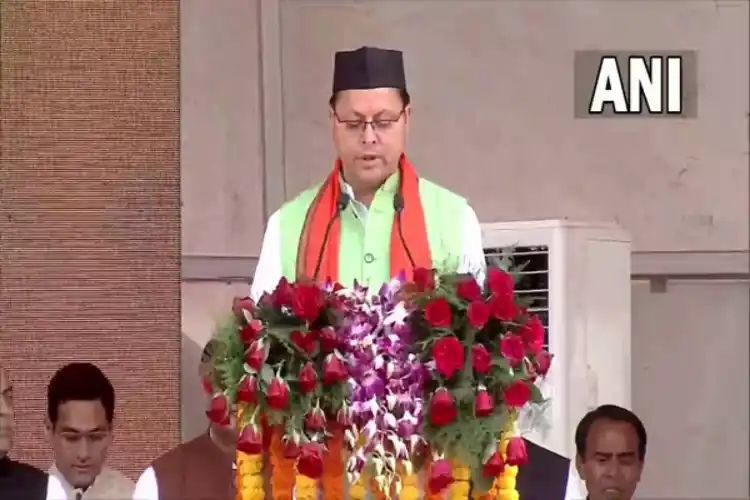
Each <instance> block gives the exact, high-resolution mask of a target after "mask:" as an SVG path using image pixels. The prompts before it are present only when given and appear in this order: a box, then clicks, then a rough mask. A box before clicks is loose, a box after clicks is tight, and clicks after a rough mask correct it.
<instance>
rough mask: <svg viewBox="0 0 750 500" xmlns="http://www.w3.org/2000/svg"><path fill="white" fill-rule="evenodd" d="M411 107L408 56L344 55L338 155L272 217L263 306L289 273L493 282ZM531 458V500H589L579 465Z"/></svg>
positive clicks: (523, 477) (468, 213)
mask: <svg viewBox="0 0 750 500" xmlns="http://www.w3.org/2000/svg"><path fill="white" fill-rule="evenodd" d="M410 102H411V100H410V96H409V93H408V91H407V89H406V77H405V72H404V62H403V55H402V53H401V52H399V51H396V50H385V49H378V48H373V47H362V48H359V49H357V50H354V51H348V52H338V53H336V56H335V62H334V70H333V93H332V95H331V99H330V103H329V104H330V112H329V115H330V122H331V130H332V135H333V144H334V146H335V148H336V153H337V155H338V157H337V158H336V161H335V162H334V166H333V169H332V171H331V173H330V174H329V175H328V177H327V178H326V179H325V180H324V181H323V182H322V183H321V184H319V185H317V186H315V187H313V188H311V189H308V190H307V191H303V192H302V193H301V194H299V195H298V196H297V197H296V198H294V199H293V200H291V201H289V202H287V203H285V204H284V205H283V206H282V207H281V209H279V210H278V211H277V212H275V213H274V214H273V215H272V216H271V218H270V219H269V221H268V226H267V228H266V234H265V236H264V238H263V246H262V249H261V253H260V259H259V261H258V266H257V268H256V272H255V278H254V279H253V285H252V297H253V299H255V300H258V299H259V298H260V297H261V296H262V295H263V293H265V292H272V291H273V290H274V289H275V288H276V285H277V284H278V282H279V280H280V279H281V277H282V276H283V277H286V278H287V279H288V280H290V281H293V280H296V279H298V278H306V279H312V280H314V281H316V282H319V283H325V282H326V281H328V280H333V281H338V282H339V283H341V284H342V285H343V286H345V287H350V286H352V284H353V283H354V282H355V281H357V282H358V283H360V284H362V285H367V286H371V287H372V286H374V287H380V285H381V284H383V283H385V282H387V281H389V280H390V279H391V278H392V277H394V276H396V275H398V274H399V273H400V272H402V271H406V274H407V277H409V278H410V277H411V272H412V271H413V269H415V268H420V267H421V268H428V269H436V270H437V272H438V273H443V274H445V273H456V272H458V273H471V274H473V275H474V276H475V278H476V279H477V280H478V281H479V282H480V283H482V284H483V282H484V277H485V271H486V263H485V257H484V251H483V248H482V234H481V228H480V226H479V220H478V219H477V215H476V213H475V212H474V210H473V209H472V208H471V207H470V206H469V204H468V203H467V202H466V200H465V199H464V198H462V197H460V196H458V195H457V194H455V193H452V192H451V191H449V190H447V189H445V188H443V187H440V186H438V185H437V184H434V183H432V182H430V181H428V180H426V179H424V178H421V177H419V176H418V174H417V172H416V170H415V169H414V167H413V166H412V164H411V163H410V162H409V160H408V159H407V157H406V154H405V151H406V142H407V137H408V135H409V127H410V126H411V120H412V113H411V106H410ZM456 168H457V169H465V168H467V166H466V165H459V166H456ZM528 452H529V462H528V464H526V465H525V466H524V467H522V470H521V471H520V472H519V477H518V489H519V493H520V498H521V500H563V499H565V500H581V498H582V497H581V495H580V494H579V493H578V491H577V490H576V489H575V488H568V480H569V475H568V471H569V469H570V460H568V459H565V458H563V457H560V456H558V455H556V454H554V453H553V452H551V451H550V450H547V449H546V448H543V447H540V446H536V445H534V444H533V443H531V442H528ZM566 490H568V491H567V493H566Z"/></svg>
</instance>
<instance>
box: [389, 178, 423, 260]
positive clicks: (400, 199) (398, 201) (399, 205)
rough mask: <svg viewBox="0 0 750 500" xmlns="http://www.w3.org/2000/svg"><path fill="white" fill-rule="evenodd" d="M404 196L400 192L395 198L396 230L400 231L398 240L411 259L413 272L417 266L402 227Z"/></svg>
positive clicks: (407, 256)
mask: <svg viewBox="0 0 750 500" xmlns="http://www.w3.org/2000/svg"><path fill="white" fill-rule="evenodd" d="M404 205H405V204H404V196H403V195H402V194H401V193H400V192H399V193H396V196H394V197H393V210H395V211H396V229H397V230H398V238H399V239H400V240H401V246H402V247H404V251H405V252H406V258H407V259H409V264H411V268H412V270H414V269H416V268H417V266H416V264H415V263H414V258H413V257H412V256H411V251H410V250H409V245H407V244H406V238H404V231H403V229H402V226H401V212H402V211H403V210H404Z"/></svg>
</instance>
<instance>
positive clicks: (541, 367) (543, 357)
mask: <svg viewBox="0 0 750 500" xmlns="http://www.w3.org/2000/svg"><path fill="white" fill-rule="evenodd" d="M552 356H553V355H552V354H550V353H548V352H547V351H540V352H538V353H537V355H536V357H535V358H534V371H535V372H536V373H537V375H541V376H542V377H544V376H545V375H547V372H549V368H550V366H551V365H552Z"/></svg>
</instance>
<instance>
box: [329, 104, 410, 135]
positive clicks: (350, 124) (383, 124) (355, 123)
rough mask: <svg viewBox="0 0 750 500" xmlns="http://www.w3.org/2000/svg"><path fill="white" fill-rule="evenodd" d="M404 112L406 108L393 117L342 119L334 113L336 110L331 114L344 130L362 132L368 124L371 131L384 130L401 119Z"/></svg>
mask: <svg viewBox="0 0 750 500" xmlns="http://www.w3.org/2000/svg"><path fill="white" fill-rule="evenodd" d="M405 112H406V109H402V110H401V112H400V113H399V114H398V116H397V117H395V118H377V119H375V120H342V119H341V118H339V115H338V114H337V113H336V111H334V112H333V116H335V117H336V121H337V122H339V123H341V124H342V125H344V126H345V127H346V130H350V131H352V132H359V133H362V132H364V131H365V130H366V129H367V126H368V125H369V126H370V127H372V130H373V132H386V131H388V130H389V129H390V128H391V127H393V125H395V124H396V123H398V121H399V120H401V117H402V116H404V113H405Z"/></svg>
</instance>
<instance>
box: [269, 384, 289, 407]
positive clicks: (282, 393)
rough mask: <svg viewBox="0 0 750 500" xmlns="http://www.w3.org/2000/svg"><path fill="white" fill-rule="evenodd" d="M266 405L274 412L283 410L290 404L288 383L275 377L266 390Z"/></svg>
mask: <svg viewBox="0 0 750 500" xmlns="http://www.w3.org/2000/svg"><path fill="white" fill-rule="evenodd" d="M266 403H268V406H269V407H270V408H271V409H273V410H283V409H285V408H286V407H287V405H288V404H289V386H288V385H287V383H286V381H285V380H283V379H280V378H279V377H274V378H273V380H272V381H271V383H270V384H269V385H268V388H267V389H266Z"/></svg>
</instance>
